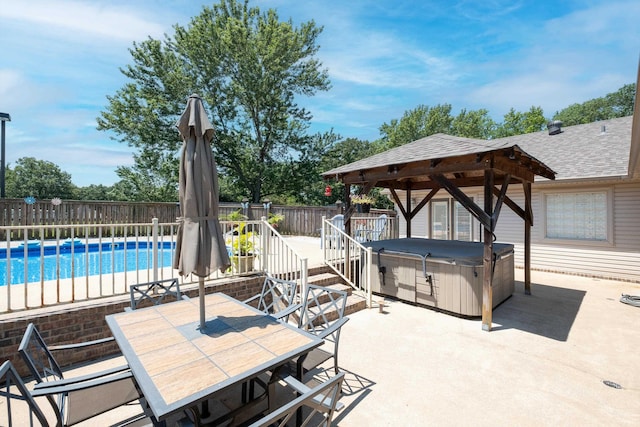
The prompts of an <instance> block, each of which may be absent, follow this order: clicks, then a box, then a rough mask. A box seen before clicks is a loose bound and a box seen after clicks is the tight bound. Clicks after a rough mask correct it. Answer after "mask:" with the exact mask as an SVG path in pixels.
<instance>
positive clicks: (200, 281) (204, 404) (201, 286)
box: [198, 277, 211, 419]
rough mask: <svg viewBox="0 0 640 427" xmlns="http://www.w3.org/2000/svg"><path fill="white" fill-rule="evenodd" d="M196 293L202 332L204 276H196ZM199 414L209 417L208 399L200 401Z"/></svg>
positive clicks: (203, 324) (201, 330) (203, 326)
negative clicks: (200, 411) (200, 408)
mask: <svg viewBox="0 0 640 427" xmlns="http://www.w3.org/2000/svg"><path fill="white" fill-rule="evenodd" d="M198 291H199V292H198V293H199V295H200V297H199V298H198V299H199V300H200V332H202V333H204V328H205V317H204V296H205V293H204V277H199V278H198ZM200 416H201V417H202V418H203V419H204V418H209V417H210V416H211V413H210V412H209V401H208V400H205V401H204V402H202V414H200Z"/></svg>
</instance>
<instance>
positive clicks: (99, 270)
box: [0, 240, 175, 286]
mask: <svg viewBox="0 0 640 427" xmlns="http://www.w3.org/2000/svg"><path fill="white" fill-rule="evenodd" d="M174 246H175V245H174V244H173V243H171V242H163V243H159V244H158V267H159V268H162V267H169V266H171V263H172V260H173V248H174ZM152 248H153V244H152V243H151V242H135V241H133V242H126V243H125V242H121V243H111V242H109V243H89V244H88V245H87V244H85V243H82V241H80V240H76V241H74V242H66V244H61V245H60V247H59V251H58V253H56V246H55V245H47V244H45V245H44V246H42V248H41V247H40V245H39V244H35V243H34V242H31V243H29V244H28V245H27V262H26V263H25V249H24V246H23V247H15V248H11V252H10V260H11V265H10V267H11V269H10V271H11V281H9V280H7V249H6V248H2V249H0V286H5V285H6V284H7V283H11V284H12V285H14V284H22V283H24V282H25V270H26V275H27V276H26V281H27V282H40V281H41V280H45V281H46V280H56V279H57V278H58V277H59V278H60V279H69V278H71V277H72V271H73V277H76V278H80V277H85V276H94V275H100V274H110V273H121V272H125V271H134V270H145V269H147V268H152V267H153V251H152ZM41 252H42V253H41ZM41 264H42V265H43V266H44V268H43V271H42V273H43V276H44V277H42V276H41V271H40V265H41Z"/></svg>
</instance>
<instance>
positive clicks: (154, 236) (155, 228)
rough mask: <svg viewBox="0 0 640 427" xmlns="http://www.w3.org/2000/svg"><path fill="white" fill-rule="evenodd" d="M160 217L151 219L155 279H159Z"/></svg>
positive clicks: (155, 280)
mask: <svg viewBox="0 0 640 427" xmlns="http://www.w3.org/2000/svg"><path fill="white" fill-rule="evenodd" d="M158 228H159V227H158V218H153V219H152V220H151V236H152V242H153V249H152V250H153V281H154V282H157V281H158Z"/></svg>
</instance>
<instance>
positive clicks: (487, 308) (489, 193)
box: [482, 169, 494, 332]
mask: <svg viewBox="0 0 640 427" xmlns="http://www.w3.org/2000/svg"><path fill="white" fill-rule="evenodd" d="M484 212H485V213H486V214H487V216H488V217H489V218H491V220H490V223H489V224H485V225H484V237H483V240H484V252H483V256H482V259H483V267H484V269H483V270H484V274H483V278H482V330H483V331H487V332H489V331H491V324H492V320H493V319H492V317H493V271H492V270H493V269H492V265H493V230H492V229H493V223H494V219H492V217H493V170H492V169H486V170H485V171H484Z"/></svg>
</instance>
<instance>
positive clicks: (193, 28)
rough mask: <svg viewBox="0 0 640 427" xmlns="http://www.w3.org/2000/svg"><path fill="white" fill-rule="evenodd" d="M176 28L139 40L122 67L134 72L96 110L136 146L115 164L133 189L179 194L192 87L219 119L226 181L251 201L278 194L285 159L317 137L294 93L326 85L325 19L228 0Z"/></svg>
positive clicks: (104, 123) (219, 155) (146, 194)
mask: <svg viewBox="0 0 640 427" xmlns="http://www.w3.org/2000/svg"><path fill="white" fill-rule="evenodd" d="M174 30H175V35H174V37H173V38H172V37H169V36H165V40H164V41H159V40H154V39H149V40H146V41H144V42H142V43H139V44H136V43H134V47H133V49H131V50H130V52H131V55H132V58H133V64H132V65H129V66H127V67H126V68H125V69H123V70H122V72H123V74H124V75H125V76H126V77H127V78H129V80H130V82H129V83H127V84H125V86H124V87H123V88H122V89H120V90H119V91H118V92H117V93H116V94H115V95H114V96H111V97H108V100H109V105H108V106H107V108H106V110H105V111H104V112H102V114H101V117H100V118H98V128H99V129H101V130H109V131H113V132H114V133H115V134H116V135H117V136H118V138H119V140H120V141H122V142H126V143H127V144H129V145H131V146H133V147H135V148H137V149H138V150H139V151H138V152H137V153H136V155H135V166H133V167H131V168H124V167H123V168H119V169H118V171H117V172H118V175H119V176H120V178H121V180H122V182H123V184H125V183H126V184H130V186H131V187H132V188H134V189H135V190H129V194H130V195H131V196H133V193H135V194H138V195H137V196H136V197H141V198H144V199H149V200H155V199H156V198H157V197H160V198H168V199H170V200H174V199H175V196H174V194H175V188H177V170H178V167H177V165H178V163H177V160H176V156H177V154H178V153H179V148H180V146H181V144H180V141H179V138H178V134H177V131H176V130H175V127H174V124H175V122H176V120H177V118H178V116H179V114H180V113H181V112H182V109H183V108H184V105H185V102H186V99H187V97H188V96H189V95H190V94H191V93H193V92H196V93H199V94H200V95H201V97H202V98H203V101H205V107H206V108H207V110H208V111H209V113H210V118H211V119H212V120H211V121H212V124H213V125H214V127H215V131H216V132H215V136H214V141H213V144H212V148H213V150H214V155H215V157H216V161H217V163H218V165H219V168H220V171H219V172H220V175H221V181H223V182H224V184H225V186H224V187H225V189H227V190H230V191H233V192H242V195H244V196H246V197H248V198H249V199H250V200H251V201H252V202H259V201H260V200H261V198H262V197H263V195H264V194H269V193H273V194H277V193H278V190H277V188H276V186H277V185H278V183H282V182H285V180H286V179H287V177H288V175H289V173H290V167H289V165H291V164H296V163H297V161H298V160H299V159H300V158H301V157H303V156H304V153H305V150H307V149H308V147H309V146H311V145H313V144H314V138H313V137H309V136H307V135H306V134H305V132H306V130H307V128H308V123H309V120H310V118H311V115H310V113H309V112H308V111H307V110H306V109H304V108H302V107H300V106H299V105H298V104H297V103H296V101H297V100H298V99H299V98H300V97H302V96H312V95H314V94H315V93H316V92H317V91H320V90H328V89H329V80H328V75H327V72H326V70H323V69H322V68H321V63H320V62H319V61H318V60H317V59H316V58H315V54H316V53H317V51H318V45H317V44H316V40H317V38H318V36H319V34H320V32H321V31H322V28H321V27H317V26H316V25H315V23H314V22H313V21H310V22H307V23H303V24H301V25H300V26H299V27H294V25H293V23H292V22H291V21H290V20H289V21H288V22H281V21H280V20H279V18H278V15H277V14H276V11H275V10H273V9H269V10H268V11H267V12H265V13H261V12H260V10H259V9H258V8H257V7H252V8H250V7H249V6H248V1H244V2H237V1H235V0H222V1H221V2H220V3H218V4H216V5H214V6H213V7H204V8H203V10H202V13H201V14H200V15H198V16H196V17H194V18H193V19H192V20H191V22H190V23H189V25H188V26H187V27H182V26H179V25H176V26H175V27H174ZM321 154H322V153H319V155H321ZM267 183H273V184H272V185H273V187H272V188H266V187H268V186H269V184H267ZM265 186H266V187H265ZM169 188H172V189H173V191H169ZM123 190H124V189H123ZM140 193H142V194H140ZM283 194H286V190H285V191H284V193H283Z"/></svg>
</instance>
